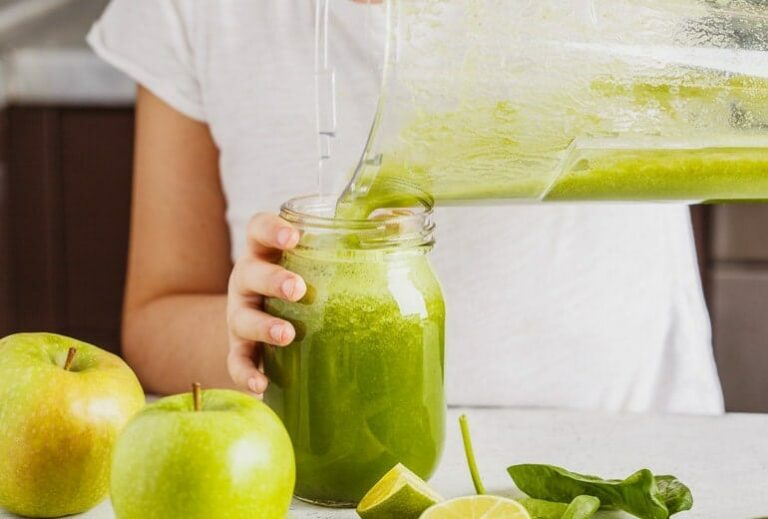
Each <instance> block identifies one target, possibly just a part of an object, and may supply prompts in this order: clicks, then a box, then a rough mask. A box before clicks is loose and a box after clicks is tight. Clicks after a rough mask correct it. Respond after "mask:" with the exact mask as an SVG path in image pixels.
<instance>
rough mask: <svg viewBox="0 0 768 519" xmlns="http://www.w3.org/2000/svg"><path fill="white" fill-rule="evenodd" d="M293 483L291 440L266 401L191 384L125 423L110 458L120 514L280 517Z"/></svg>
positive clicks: (137, 518)
mask: <svg viewBox="0 0 768 519" xmlns="http://www.w3.org/2000/svg"><path fill="white" fill-rule="evenodd" d="M294 481H295V464H294V457H293V447H292V446H291V440H290V438H289V436H288V432H287V431H286V430H285V427H283V424H282V422H281V421H280V419H279V418H278V417H277V415H276V414H275V413H274V412H272V410H271V409H270V408H269V407H267V405H266V404H264V403H263V402H261V401H259V400H257V399H255V398H254V397H252V396H249V395H245V394H243V393H239V392H237V391H231V390H226V389H210V390H206V391H202V392H201V391H200V390H199V385H196V387H195V390H194V391H193V393H184V394H181V395H174V396H170V397H166V398H163V399H161V400H158V401H157V402H155V403H153V404H150V405H148V406H147V407H146V408H145V409H144V410H143V411H142V412H140V413H139V414H137V415H136V416H135V417H134V418H133V420H131V421H130V422H129V424H128V425H127V426H126V428H125V431H124V432H123V434H122V435H121V436H120V439H119V440H118V442H117V447H116V448H115V456H114V459H113V463H112V491H111V495H112V506H113V508H114V510H115V515H116V516H117V518H118V519H169V518H182V517H183V518H184V519H218V518H226V519H246V518H247V519H273V518H274V519H277V518H280V519H282V518H284V517H285V514H286V513H287V511H288V507H289V506H290V502H291V494H292V493H293V485H294Z"/></svg>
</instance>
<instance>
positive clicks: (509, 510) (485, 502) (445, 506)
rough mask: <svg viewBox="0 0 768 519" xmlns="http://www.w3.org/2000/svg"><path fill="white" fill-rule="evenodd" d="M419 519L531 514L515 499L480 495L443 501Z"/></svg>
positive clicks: (518, 518) (523, 517)
mask: <svg viewBox="0 0 768 519" xmlns="http://www.w3.org/2000/svg"><path fill="white" fill-rule="evenodd" d="M421 519H531V516H530V515H528V512H527V511H526V509H525V507H523V505H521V504H520V503H518V502H517V501H514V500H512V499H507V498H506V497H498V496H489V495H482V496H467V497H457V498H456V499H451V500H449V501H443V502H442V503H438V504H436V505H435V506H433V507H431V508H429V509H428V510H427V511H426V512H424V513H423V514H421Z"/></svg>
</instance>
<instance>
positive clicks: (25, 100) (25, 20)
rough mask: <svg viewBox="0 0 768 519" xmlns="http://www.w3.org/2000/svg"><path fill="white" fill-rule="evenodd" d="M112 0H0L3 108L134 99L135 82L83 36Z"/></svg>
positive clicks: (0, 95) (0, 92)
mask: <svg viewBox="0 0 768 519" xmlns="http://www.w3.org/2000/svg"><path fill="white" fill-rule="evenodd" d="M107 2H108V0H16V1H13V0H0V108H1V107H3V106H5V105H8V104H59V105H87V106H88V105H110V106H123V105H130V104H132V103H133V98H134V92H135V86H134V83H133V81H131V80H130V79H129V78H128V77H126V76H125V75H123V74H122V73H121V72H119V71H117V70H115V69H114V68H112V67H110V66H109V65H107V64H106V63H104V62H103V61H102V60H101V59H99V58H98V56H96V55H95V54H94V53H93V52H92V51H91V49H90V48H89V47H88V45H87V44H86V42H85V35H86V34H87V32H88V30H89V28H90V27H91V25H92V24H93V22H94V21H95V20H96V19H97V18H98V17H99V15H100V14H101V12H102V11H103V10H104V7H105V6H106V5H107Z"/></svg>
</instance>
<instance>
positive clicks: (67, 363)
mask: <svg viewBox="0 0 768 519" xmlns="http://www.w3.org/2000/svg"><path fill="white" fill-rule="evenodd" d="M76 353H77V348H69V350H67V360H65V361H64V369H65V370H66V371H69V368H71V367H72V363H73V362H74V361H75V354H76Z"/></svg>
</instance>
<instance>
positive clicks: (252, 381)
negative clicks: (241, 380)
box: [248, 377, 259, 393]
mask: <svg viewBox="0 0 768 519" xmlns="http://www.w3.org/2000/svg"><path fill="white" fill-rule="evenodd" d="M248 389H249V390H250V391H252V392H253V393H258V392H259V381H258V380H256V377H251V378H249V379H248Z"/></svg>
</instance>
